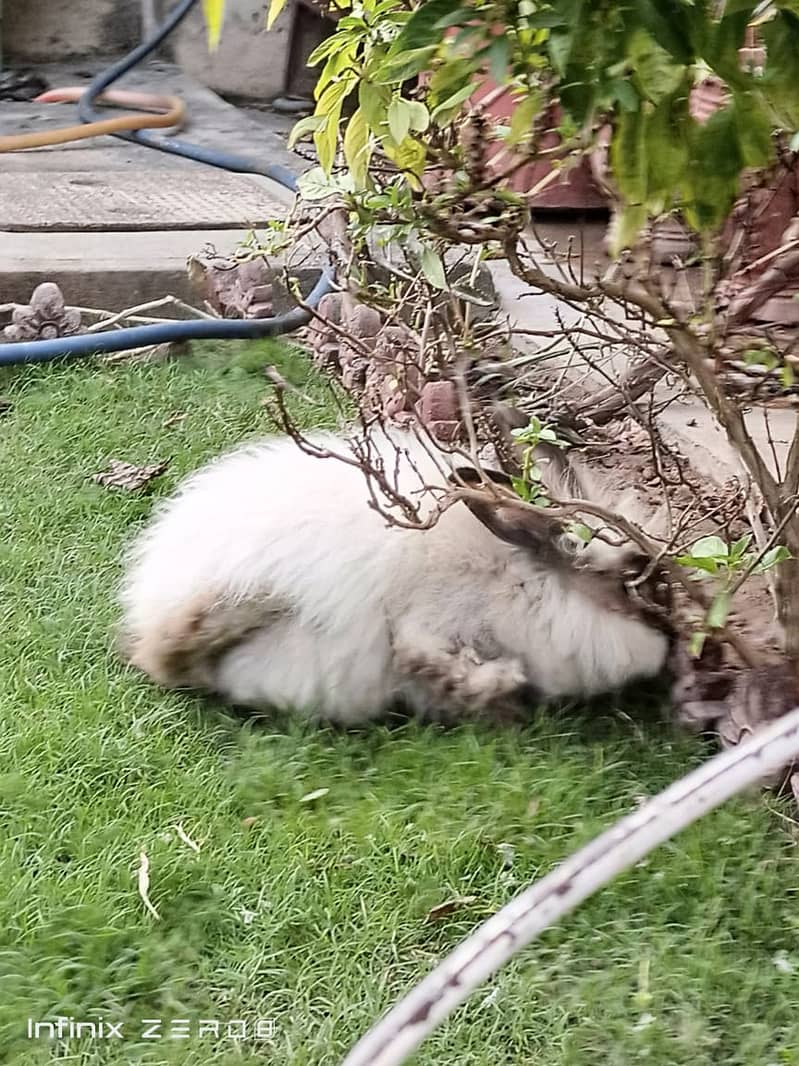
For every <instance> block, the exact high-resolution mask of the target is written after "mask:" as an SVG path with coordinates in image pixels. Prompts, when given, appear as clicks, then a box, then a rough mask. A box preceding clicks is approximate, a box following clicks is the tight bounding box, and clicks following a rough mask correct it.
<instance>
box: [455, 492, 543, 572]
mask: <svg viewBox="0 0 799 1066" xmlns="http://www.w3.org/2000/svg"><path fill="white" fill-rule="evenodd" d="M464 503H465V504H466V506H467V507H468V508H469V510H470V511H471V512H472V514H473V515H474V517H475V518H476V519H477V520H478V521H480V522H482V523H483V525H484V526H485V527H486V529H488V530H489V531H490V532H491V533H493V534H494V536H495V537H499V539H500V540H504V541H505V542H506V543H507V544H513V545H515V546H516V547H517V548H526V549H527V550H528V551H531V552H534V553H535V554H536V556H538V558H540V559H546V560H547V561H548V562H554V561H555V560H556V559H561V558H562V557H563V552H562V549H561V547H560V539H561V537H562V535H563V526H562V525H561V524H560V523H559V522H557V521H556V520H555V519H553V518H547V517H546V515H543V514H540V513H538V512H536V511H533V510H531V509H529V508H527V507H522V506H517V505H516V504H514V503H513V502H512V501H508V503H500V502H498V501H497V500H491V499H485V500H480V499H475V498H469V499H466V500H464Z"/></svg>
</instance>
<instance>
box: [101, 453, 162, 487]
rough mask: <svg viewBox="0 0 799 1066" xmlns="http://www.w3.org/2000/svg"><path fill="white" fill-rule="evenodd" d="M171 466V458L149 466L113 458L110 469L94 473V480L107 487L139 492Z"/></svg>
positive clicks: (109, 465) (109, 464)
mask: <svg viewBox="0 0 799 1066" xmlns="http://www.w3.org/2000/svg"><path fill="white" fill-rule="evenodd" d="M168 466H169V460H168V459H164V460H163V462H159V463H151V464H150V465H149V466H136V464H135V463H123V462H121V461H120V460H119V459H111V460H110V461H109V463H108V470H104V471H103V472H102V473H100V474H92V481H96V482H97V484H98V485H102V486H103V487H104V488H107V489H124V491H125V492H138V491H139V490H140V489H143V488H144V487H145V486H146V485H149V484H150V482H151V481H152V480H153V479H154V478H157V477H160V476H161V474H163V472H164V471H165V470H166V468H167V467H168Z"/></svg>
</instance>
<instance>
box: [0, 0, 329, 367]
mask: <svg viewBox="0 0 799 1066" xmlns="http://www.w3.org/2000/svg"><path fill="white" fill-rule="evenodd" d="M197 2H198V0H181V2H180V3H179V4H177V5H176V7H175V8H174V9H173V10H172V11H171V12H170V14H169V15H168V16H167V18H166V20H165V21H164V23H163V24H162V25H161V26H160V27H159V29H158V30H157V31H156V32H155V33H154V34H153V36H152V37H150V38H148V40H146V41H144V42H143V43H142V44H140V45H139V46H138V47H137V48H134V49H133V51H132V52H129V53H128V55H126V56H124V57H123V58H122V59H120V60H119V61H118V62H117V63H114V64H113V66H111V67H109V68H108V69H107V70H105V71H103V72H102V73H101V74H99V75H98V76H97V77H96V78H95V79H94V81H92V83H91V84H90V85H89V87H88V89H87V90H86V92H85V93H84V94H83V96H82V97H81V99H80V102H79V104H78V113H79V115H80V118H81V121H83V122H95V121H96V120H97V119H98V117H100V118H101V117H104V116H102V115H99V114H98V112H97V111H95V110H94V107H93V104H94V101H95V99H96V98H97V97H98V96H99V95H100V94H101V93H103V92H105V90H106V89H107V88H108V87H109V86H110V85H112V84H113V83H114V82H115V81H117V80H118V79H119V78H121V77H122V75H123V74H126V73H127V72H128V71H129V70H131V69H132V68H133V67H135V66H136V65H137V64H138V63H140V62H141V61H142V60H143V59H145V58H146V57H147V56H148V55H150V54H151V53H152V52H153V51H154V50H155V49H156V48H158V46H159V45H160V44H161V42H162V41H163V40H164V39H165V38H166V37H167V36H168V35H169V34H170V33H171V32H172V30H173V29H174V28H175V27H176V26H177V25H178V24H179V23H180V22H182V21H183V19H184V18H185V17H186V15H188V13H189V12H190V11H191V9H192V8H193V7H195V6H196V5H197ZM114 136H118V137H121V138H123V139H124V140H127V141H133V142H134V143H136V144H141V145H144V146H145V147H147V148H155V149H157V150H158V151H161V152H171V153H172V154H173V155H180V156H184V157H185V158H187V159H193V160H195V161H196V162H198V163H206V164H207V165H209V166H213V167H220V168H221V169H222V170H231V171H235V172H237V173H239V174H260V175H262V176H263V177H266V178H271V179H272V180H273V181H276V182H278V183H279V184H280V185H283V186H284V187H285V188H287V189H290V190H291V191H292V192H296V190H297V179H296V178H295V176H294V175H293V174H292V173H291V171H290V170H288V168H287V167H283V166H280V165H279V164H269V163H267V164H263V163H258V162H256V161H255V160H252V159H247V158H245V157H244V156H238V155H232V154H230V153H228V152H222V151H217V150H216V149H212V148H202V147H200V146H199V145H196V144H189V143H187V142H185V141H179V140H176V139H174V138H166V137H160V136H158V135H157V134H152V133H148V132H145V131H144V130H137V131H136V132H131V133H118V134H114ZM332 288H333V276H332V272H331V271H330V270H328V269H325V270H323V271H322V273H321V276H320V278H319V280H318V281H317V283H316V285H315V286H314V288H313V290H312V291H311V293H310V294H309V295H308V297H307V298H306V300H305V303H306V304H307V306H308V307H311V308H313V307H316V306H317V305H318V303H319V301H320V300H321V299H322V297H323V296H324V295H325V294H326V293H328V292H330V291H332ZM310 320H311V314H310V312H309V311H307V310H305V309H304V308H300V307H297V308H295V309H294V310H292V311H289V312H287V313H286V314H284V315H276V316H274V317H272V318H258V319H202V320H201V321H197V320H192V321H188V322H186V321H176V322H163V323H158V324H157V325H153V326H135V327H133V328H131V329H119V330H113V331H109V332H108V333H100V334H84V335H81V336H77V337H58V338H55V339H52V340H40V341H22V342H18V343H17V342H15V343H12V344H0V366H12V365H15V364H18V363H49V362H53V361H54V360H56V359H63V358H68V357H74V356H88V355H96V354H98V353H101V352H119V351H126V350H128V349H132V348H147V347H149V346H150V345H153V344H169V343H174V342H180V341H188V340H242V339H247V340H252V339H255V338H258V337H276V336H279V335H280V334H283V333H291V332H293V331H294V330H295V329H299V328H300V327H301V326H304V325H307V323H308V322H310Z"/></svg>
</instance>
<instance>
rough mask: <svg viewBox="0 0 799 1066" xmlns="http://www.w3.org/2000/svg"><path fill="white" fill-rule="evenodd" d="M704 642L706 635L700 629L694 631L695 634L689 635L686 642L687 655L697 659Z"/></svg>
mask: <svg viewBox="0 0 799 1066" xmlns="http://www.w3.org/2000/svg"><path fill="white" fill-rule="evenodd" d="M706 640H707V633H705V632H703V631H702V630H701V629H698V630H696V632H694V633H692V634H691V639H690V640H689V641H688V653H689V655H691V656H692V658H694V659H698V658H699V656H700V655H701V654H702V649H703V648H704V646H705V641H706Z"/></svg>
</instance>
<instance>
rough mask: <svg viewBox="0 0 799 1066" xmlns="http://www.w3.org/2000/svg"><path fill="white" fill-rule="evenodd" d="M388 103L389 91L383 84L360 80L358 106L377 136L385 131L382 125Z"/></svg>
mask: <svg viewBox="0 0 799 1066" xmlns="http://www.w3.org/2000/svg"><path fill="white" fill-rule="evenodd" d="M390 103H391V92H390V90H389V89H387V88H386V87H385V86H384V85H373V84H372V83H371V82H367V81H362V82H361V84H360V85H359V86H358V104H359V107H360V109H361V111H362V112H363V114H364V117H365V119H366V121H367V122H368V123H369V128H370V129H371V131H372V133H374V134H375V136H377V137H382V136H383V134H384V133H385V129H384V126H385V123H386V120H387V116H388V105H389V104H390Z"/></svg>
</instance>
